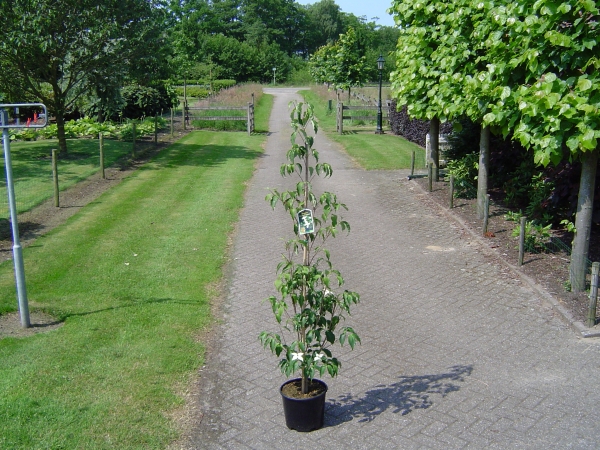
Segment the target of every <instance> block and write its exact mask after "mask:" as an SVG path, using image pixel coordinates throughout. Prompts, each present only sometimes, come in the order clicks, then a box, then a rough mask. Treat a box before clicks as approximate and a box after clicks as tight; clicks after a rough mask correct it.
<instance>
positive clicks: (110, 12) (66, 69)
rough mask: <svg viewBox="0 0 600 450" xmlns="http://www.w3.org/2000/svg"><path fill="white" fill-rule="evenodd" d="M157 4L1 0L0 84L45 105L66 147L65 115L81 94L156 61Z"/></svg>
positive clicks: (150, 68) (140, 72) (150, 69)
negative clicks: (0, 65) (0, 63)
mask: <svg viewBox="0 0 600 450" xmlns="http://www.w3.org/2000/svg"><path fill="white" fill-rule="evenodd" d="M160 11H161V10H160V9H158V8H155V7H154V5H153V4H152V2H150V1H147V0H102V1H98V0H61V1H59V2H57V1H53V0H4V1H2V2H0V17H2V27H0V58H1V59H2V60H3V61H4V63H5V64H6V66H7V67H8V70H7V71H3V72H2V73H0V78H2V81H1V82H0V84H1V85H3V86H5V89H9V90H10V89H12V88H13V87H15V88H17V89H22V90H23V91H25V92H26V93H28V94H31V95H32V96H34V97H35V98H37V99H39V100H40V101H42V102H44V103H45V104H46V105H47V106H48V108H49V110H50V112H51V114H53V115H54V116H55V117H56V124H57V126H58V140H59V147H60V152H61V153H62V154H66V153H67V141H66V137H65V131H64V120H65V119H64V117H65V114H66V113H67V112H68V111H69V109H70V108H71V107H72V106H73V105H74V104H75V102H76V101H77V100H78V99H79V98H80V97H81V96H82V95H84V94H87V93H90V92H91V91H92V90H94V89H95V90H96V91H97V93H103V92H105V93H114V89H112V87H113V86H114V85H115V79H124V78H125V77H126V76H127V75H128V74H129V73H130V71H131V72H134V71H135V72H136V75H137V76H138V77H140V78H144V79H146V81H147V80H148V78H149V74H152V73H155V71H156V70H157V69H158V68H159V67H160V66H162V63H161V61H160V59H161V56H162V54H163V53H162V51H161V49H160V45H161V30H162V28H163V26H161V23H160V20H161V19H162V16H161V15H160ZM102 86H107V89H104V90H103V89H101V87H102ZM48 87H49V88H50V89H48ZM107 95H108V94H107Z"/></svg>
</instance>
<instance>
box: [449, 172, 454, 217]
mask: <svg viewBox="0 0 600 450" xmlns="http://www.w3.org/2000/svg"><path fill="white" fill-rule="evenodd" d="M452 208H454V175H450V209H452Z"/></svg>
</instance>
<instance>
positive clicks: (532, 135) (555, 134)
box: [486, 0, 600, 291]
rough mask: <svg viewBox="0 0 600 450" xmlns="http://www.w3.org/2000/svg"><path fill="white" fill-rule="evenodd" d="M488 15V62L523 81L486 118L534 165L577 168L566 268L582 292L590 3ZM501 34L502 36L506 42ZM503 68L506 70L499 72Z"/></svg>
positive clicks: (595, 97) (588, 169)
mask: <svg viewBox="0 0 600 450" xmlns="http://www.w3.org/2000/svg"><path fill="white" fill-rule="evenodd" d="M491 15H492V17H494V18H495V20H494V22H492V25H491V27H495V30H494V33H493V34H492V36H497V37H496V39H495V41H494V48H493V50H494V59H493V60H491V62H492V63H493V64H494V66H495V67H498V68H500V70H508V71H510V72H513V73H522V74H523V75H522V76H523V77H524V79H525V82H523V83H521V84H518V85H517V86H505V87H504V88H503V89H502V93H501V95H500V99H499V100H498V101H497V103H496V105H495V108H494V110H493V111H492V112H491V113H489V115H487V116H486V120H487V121H488V122H489V123H490V124H492V125H497V126H500V127H502V128H503V130H504V133H505V134H508V133H509V132H511V131H512V132H514V136H515V138H516V139H519V140H520V141H521V143H522V144H523V145H524V146H526V147H529V148H532V149H533V150H534V158H535V161H536V162H537V163H539V164H542V165H548V164H550V163H558V162H560V161H561V160H564V159H569V160H573V159H578V160H580V161H581V163H582V171H581V179H580V188H579V196H578V205H577V214H576V219H575V226H576V233H575V238H574V240H573V250H572V254H571V264H570V281H571V286H572V288H573V290H574V291H581V290H584V289H585V273H586V258H587V254H588V250H589V239H590V230H591V223H592V211H593V203H594V190H595V178H596V176H595V175H596V169H597V165H598V153H599V151H600V146H599V138H600V76H599V75H598V69H600V59H599V57H598V55H599V53H598V51H599V49H600V26H599V19H600V12H599V10H598V5H597V2H594V1H592V0H578V1H575V2H564V3H560V2H553V1H549V0H538V1H536V2H535V3H532V4H530V3H507V4H506V5H502V6H501V7H496V8H495V9H494V10H493V11H492V14H491ZM507 37H508V38H507ZM505 68H506V69H505Z"/></svg>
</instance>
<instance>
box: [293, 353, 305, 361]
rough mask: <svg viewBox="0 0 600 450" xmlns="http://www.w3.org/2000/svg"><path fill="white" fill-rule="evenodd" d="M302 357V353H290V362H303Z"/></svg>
mask: <svg viewBox="0 0 600 450" xmlns="http://www.w3.org/2000/svg"><path fill="white" fill-rule="evenodd" d="M303 355H304V353H302V352H299V353H292V361H296V360H298V361H303V359H302V356H303Z"/></svg>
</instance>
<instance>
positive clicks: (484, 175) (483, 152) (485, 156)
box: [477, 126, 490, 219]
mask: <svg viewBox="0 0 600 450" xmlns="http://www.w3.org/2000/svg"><path fill="white" fill-rule="evenodd" d="M489 173H490V127H488V126H485V127H484V126H482V127H481V137H480V139H479V172H478V173H477V217H479V218H480V219H483V216H484V213H485V199H486V196H487V192H488V174H489Z"/></svg>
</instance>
